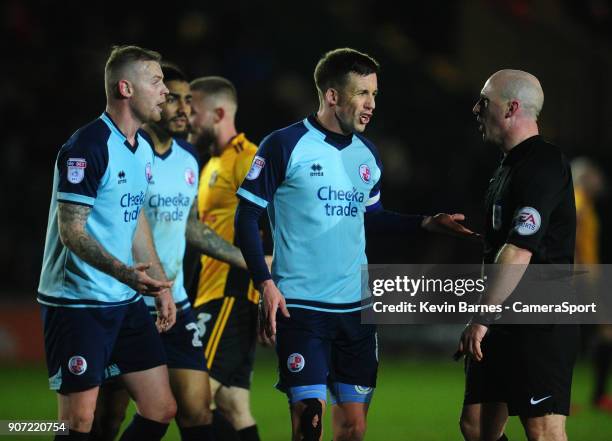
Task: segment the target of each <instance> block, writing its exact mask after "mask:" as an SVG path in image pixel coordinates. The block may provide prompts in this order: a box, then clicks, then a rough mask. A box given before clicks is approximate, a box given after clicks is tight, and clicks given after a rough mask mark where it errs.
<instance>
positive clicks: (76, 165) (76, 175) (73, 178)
mask: <svg viewBox="0 0 612 441" xmlns="http://www.w3.org/2000/svg"><path fill="white" fill-rule="evenodd" d="M66 165H67V166H68V169H67V176H66V177H67V178H68V182H70V183H71V184H78V183H80V182H81V181H82V180H83V178H84V177H85V169H86V168H87V161H86V160H85V158H69V159H68V161H67V163H66Z"/></svg>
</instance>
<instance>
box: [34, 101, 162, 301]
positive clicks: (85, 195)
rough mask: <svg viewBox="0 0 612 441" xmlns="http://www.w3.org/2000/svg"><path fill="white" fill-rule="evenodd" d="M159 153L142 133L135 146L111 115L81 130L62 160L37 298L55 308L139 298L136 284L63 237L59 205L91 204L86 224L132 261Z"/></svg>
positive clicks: (116, 254) (115, 253) (102, 241)
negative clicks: (74, 248)
mask: <svg viewBox="0 0 612 441" xmlns="http://www.w3.org/2000/svg"><path fill="white" fill-rule="evenodd" d="M152 166H153V150H152V148H151V146H150V145H149V143H148V142H147V141H146V140H145V139H144V138H143V136H142V133H141V132H138V134H137V135H136V142H135V145H134V146H131V145H130V144H129V143H128V142H127V139H126V137H125V136H124V135H123V133H121V130H119V128H118V127H117V126H116V125H115V123H114V122H113V121H112V120H111V118H110V116H109V115H108V114H107V113H104V114H102V115H101V116H100V117H99V118H98V119H96V120H95V121H93V122H91V123H89V124H88V125H86V126H84V127H82V128H80V129H79V130H77V131H76V132H75V133H74V134H73V135H72V136H71V137H70V139H69V140H68V141H67V142H66V143H65V144H64V145H63V146H62V148H61V149H60V151H59V154H58V157H57V161H56V163H55V171H54V175H53V193H52V196H51V206H50V209H49V220H48V224H47V236H46V240H45V252H44V256H43V266H42V272H41V276H40V284H39V286H38V292H39V294H38V301H39V302H40V303H43V304H45V305H51V306H69V307H104V306H115V305H121V304H125V303H130V302H133V301H137V300H139V298H140V295H139V294H137V293H136V292H135V291H134V290H133V289H132V288H130V287H129V286H127V285H125V284H123V283H121V282H119V281H118V280H117V279H115V278H113V277H111V276H109V275H108V274H106V273H104V272H102V271H99V270H97V269H96V268H94V267H93V266H91V265H89V264H88V263H86V262H84V261H83V260H81V259H80V258H79V257H78V256H77V255H76V254H74V253H73V252H72V251H70V250H69V249H68V248H66V247H65V246H64V245H63V244H62V242H61V240H60V237H59V231H58V219H57V216H58V210H57V206H58V202H65V203H70V204H78V205H86V206H88V207H91V212H90V214H89V217H88V219H87V223H86V225H85V229H86V231H87V233H88V234H89V235H90V236H91V237H92V238H93V239H95V240H96V241H98V243H100V245H102V247H104V249H105V250H106V251H107V252H109V253H110V254H111V255H113V256H114V257H116V258H117V259H118V260H120V261H122V262H123V263H125V264H126V265H132V264H133V257H132V240H133V237H134V233H135V231H136V224H137V219H138V214H139V213H140V209H141V207H142V204H143V203H144V201H145V194H146V192H147V186H148V182H149V181H150V180H151V179H152Z"/></svg>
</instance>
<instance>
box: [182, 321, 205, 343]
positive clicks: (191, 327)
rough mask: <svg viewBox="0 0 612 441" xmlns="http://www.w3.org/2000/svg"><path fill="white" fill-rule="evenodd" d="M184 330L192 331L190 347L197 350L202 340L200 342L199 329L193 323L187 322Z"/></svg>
mask: <svg viewBox="0 0 612 441" xmlns="http://www.w3.org/2000/svg"><path fill="white" fill-rule="evenodd" d="M185 329H187V330H188V331H193V339H192V340H191V345H192V346H193V347H194V348H198V347H201V346H202V340H200V328H199V327H198V325H197V324H196V323H195V322H189V323H187V324H186V325H185Z"/></svg>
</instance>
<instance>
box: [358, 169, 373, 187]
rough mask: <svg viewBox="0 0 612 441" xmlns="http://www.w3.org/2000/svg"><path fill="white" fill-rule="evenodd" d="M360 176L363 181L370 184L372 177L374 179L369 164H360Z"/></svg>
mask: <svg viewBox="0 0 612 441" xmlns="http://www.w3.org/2000/svg"><path fill="white" fill-rule="evenodd" d="M359 177H360V178H361V180H362V181H363V182H365V183H366V184H368V183H369V182H370V179H372V174H371V173H370V167H368V165H367V164H361V165H360V166H359Z"/></svg>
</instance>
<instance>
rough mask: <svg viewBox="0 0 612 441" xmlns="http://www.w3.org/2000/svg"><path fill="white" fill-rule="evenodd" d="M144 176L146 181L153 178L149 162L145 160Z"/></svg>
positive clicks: (149, 181)
mask: <svg viewBox="0 0 612 441" xmlns="http://www.w3.org/2000/svg"><path fill="white" fill-rule="evenodd" d="M145 177H146V178H147V182H148V183H151V181H152V180H153V171H152V170H151V163H150V162H147V165H145Z"/></svg>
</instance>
